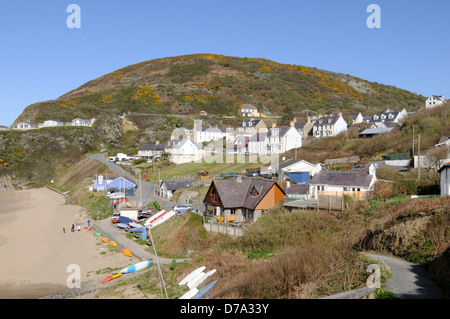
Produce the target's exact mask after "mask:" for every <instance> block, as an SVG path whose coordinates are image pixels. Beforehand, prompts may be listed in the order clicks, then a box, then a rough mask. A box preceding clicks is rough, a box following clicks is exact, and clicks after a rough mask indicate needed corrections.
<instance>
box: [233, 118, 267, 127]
mask: <svg viewBox="0 0 450 319" xmlns="http://www.w3.org/2000/svg"><path fill="white" fill-rule="evenodd" d="M259 122H261V120H243V121H242V123H241V124H239V127H254V126H256V125H258V124H259ZM244 123H245V125H244ZM263 123H264V122H263ZM249 124H251V125H249Z"/></svg>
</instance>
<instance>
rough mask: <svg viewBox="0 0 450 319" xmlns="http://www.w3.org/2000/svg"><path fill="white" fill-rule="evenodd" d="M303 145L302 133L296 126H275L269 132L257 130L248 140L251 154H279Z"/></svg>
mask: <svg viewBox="0 0 450 319" xmlns="http://www.w3.org/2000/svg"><path fill="white" fill-rule="evenodd" d="M299 147H302V133H301V132H300V131H298V130H297V129H296V128H295V126H293V125H292V126H275V123H274V124H273V125H272V128H271V129H270V130H269V131H268V132H264V131H263V132H257V133H255V134H253V135H252V136H251V137H250V138H249V139H248V142H247V149H248V152H249V153H250V154H279V153H284V152H287V151H289V150H291V149H294V148H299Z"/></svg>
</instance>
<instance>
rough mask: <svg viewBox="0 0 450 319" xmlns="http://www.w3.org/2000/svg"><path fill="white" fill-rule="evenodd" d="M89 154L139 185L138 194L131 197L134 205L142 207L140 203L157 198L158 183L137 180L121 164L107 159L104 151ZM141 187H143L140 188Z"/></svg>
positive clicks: (144, 203) (130, 201)
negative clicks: (155, 195)
mask: <svg viewBox="0 0 450 319" xmlns="http://www.w3.org/2000/svg"><path fill="white" fill-rule="evenodd" d="M87 156H88V157H89V158H92V159H94V160H97V161H99V162H100V163H102V164H104V165H106V166H108V167H109V168H110V169H111V170H112V171H114V172H115V173H116V174H120V175H124V176H125V177H126V178H128V179H129V180H130V181H131V182H133V183H134V184H136V185H137V186H138V189H137V190H136V196H133V197H132V198H129V203H130V204H131V205H133V206H134V207H140V206H139V204H140V203H142V206H143V205H146V204H148V203H150V202H152V201H154V200H155V197H154V193H155V189H156V187H157V185H155V184H150V183H147V182H144V181H139V180H137V179H136V178H134V177H133V176H131V175H130V174H129V173H128V172H127V171H125V170H124V169H123V168H122V167H121V166H120V165H118V164H114V163H111V162H110V161H109V160H107V159H106V157H105V154H104V153H98V154H88V155H87ZM139 187H141V189H139ZM141 193H142V198H141Z"/></svg>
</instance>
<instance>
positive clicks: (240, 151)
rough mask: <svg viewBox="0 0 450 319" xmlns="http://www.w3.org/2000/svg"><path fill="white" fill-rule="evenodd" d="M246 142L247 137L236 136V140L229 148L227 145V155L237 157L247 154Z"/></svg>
mask: <svg viewBox="0 0 450 319" xmlns="http://www.w3.org/2000/svg"><path fill="white" fill-rule="evenodd" d="M248 140H249V136H242V135H239V136H236V138H235V139H234V140H233V144H232V145H231V146H228V145H227V153H228V154H237V155H244V154H246V153H247V152H248V148H247V145H248Z"/></svg>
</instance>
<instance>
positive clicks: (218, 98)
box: [16, 54, 425, 122]
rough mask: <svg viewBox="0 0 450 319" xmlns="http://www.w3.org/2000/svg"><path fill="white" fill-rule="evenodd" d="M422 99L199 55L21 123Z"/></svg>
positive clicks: (52, 104)
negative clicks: (111, 116)
mask: <svg viewBox="0 0 450 319" xmlns="http://www.w3.org/2000/svg"><path fill="white" fill-rule="evenodd" d="M424 101H425V98H424V97H423V96H420V95H417V94H414V93H411V92H408V91H405V90H402V89H399V88H396V87H393V86H388V85H383V84H379V83H374V82H369V81H366V80H364V79H361V78H357V77H353V76H350V75H344V74H339V73H334V72H329V71H325V70H318V69H316V68H310V67H305V66H301V65H289V64H281V63H278V62H274V61H270V60H266V59H259V58H239V57H230V56H223V55H217V54H193V55H185V56H177V57H168V58H162V59H155V60H150V61H146V62H142V63H138V64H135V65H130V66H127V67H124V68H122V69H119V70H116V71H114V72H111V73H109V74H106V75H104V76H102V77H99V78H97V79H94V80H91V81H89V82H87V83H85V84H84V85H82V86H80V87H78V88H76V89H74V90H72V91H70V92H68V93H66V94H64V95H63V96H61V97H59V98H58V99H56V100H52V101H45V102H38V103H35V104H32V105H30V106H28V107H27V108H26V109H25V110H24V112H23V114H21V115H20V116H19V117H18V118H17V120H16V122H18V121H23V120H29V121H34V122H43V121H45V120H47V119H55V120H62V121H71V120H72V119H74V118H77V117H80V118H92V117H96V116H98V115H102V114H108V115H112V114H115V115H122V114H123V113H128V112H137V113H153V114H155V113H156V114H199V112H200V111H206V112H207V113H208V114H217V115H237V109H238V107H239V106H240V105H241V104H245V103H250V104H254V105H255V106H257V107H258V108H259V111H260V112H262V113H264V114H266V115H284V114H285V113H288V115H289V116H290V115H294V116H306V110H308V112H309V114H314V113H322V114H323V113H327V112H338V111H343V112H345V113H350V112H364V113H368V114H371V113H375V112H380V111H384V110H385V109H386V108H387V107H389V108H391V109H402V108H406V109H407V110H408V111H413V110H417V109H418V108H419V107H420V106H422V105H423V103H424Z"/></svg>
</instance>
